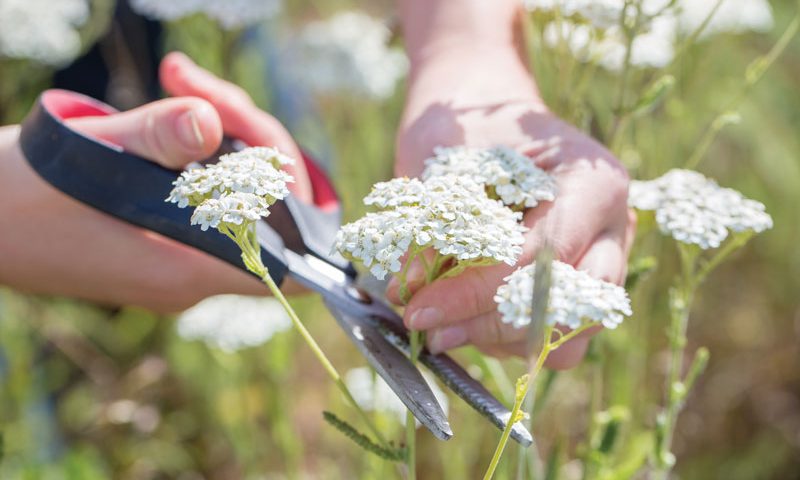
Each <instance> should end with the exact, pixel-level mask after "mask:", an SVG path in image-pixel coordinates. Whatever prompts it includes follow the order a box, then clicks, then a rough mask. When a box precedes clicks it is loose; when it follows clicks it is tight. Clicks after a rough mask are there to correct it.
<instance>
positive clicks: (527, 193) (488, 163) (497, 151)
mask: <svg viewBox="0 0 800 480" xmlns="http://www.w3.org/2000/svg"><path fill="white" fill-rule="evenodd" d="M448 174H452V175H466V176H469V177H471V178H473V179H474V180H475V181H476V182H478V183H481V184H484V185H486V188H487V193H488V194H489V196H490V197H491V198H495V199H497V200H501V201H502V202H503V203H504V204H506V205H508V206H509V207H511V208H513V209H515V210H521V209H523V208H533V207H535V206H536V205H538V204H539V202H542V201H548V202H552V201H553V200H555V198H556V192H557V188H556V182H555V179H554V178H553V177H552V176H551V175H550V174H548V173H547V172H545V171H544V170H542V169H541V168H539V167H537V166H536V165H534V163H533V161H532V160H531V159H530V158H528V157H526V156H525V155H523V154H521V153H519V152H517V151H516V150H514V149H512V148H508V147H504V146H497V147H492V148H471V147H463V146H460V147H437V148H435V149H434V156H433V157H431V158H428V159H427V160H425V171H424V172H423V173H422V178H423V179H428V178H431V177H436V176H441V175H448Z"/></svg>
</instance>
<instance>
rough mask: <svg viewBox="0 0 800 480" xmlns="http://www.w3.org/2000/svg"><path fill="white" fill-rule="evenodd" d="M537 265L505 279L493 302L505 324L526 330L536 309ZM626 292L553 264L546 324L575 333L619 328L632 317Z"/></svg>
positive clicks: (555, 263) (519, 270) (611, 284)
mask: <svg viewBox="0 0 800 480" xmlns="http://www.w3.org/2000/svg"><path fill="white" fill-rule="evenodd" d="M535 268H536V267H535V264H531V265H527V266H525V267H522V268H520V269H518V270H517V271H515V272H514V273H512V274H511V275H509V276H508V277H506V278H505V281H506V282H507V283H505V284H503V285H501V286H500V288H498V289H497V294H496V295H495V296H494V301H495V302H497V304H498V306H497V310H498V311H499V312H500V314H501V316H502V320H503V322H504V323H507V324H510V325H513V326H514V327H516V328H522V327H525V326H527V325H528V324H529V323H530V321H531V312H532V309H533V300H532V299H533V287H534V271H535ZM631 313H632V312H631V304H630V299H629V298H628V294H627V293H626V292H625V289H624V288H622V287H620V286H618V285H614V284H613V283H609V282H606V281H603V280H600V279H597V278H594V277H592V276H591V275H589V274H588V273H586V272H583V271H580V270H575V268H573V267H572V266H570V265H568V264H566V263H563V262H559V261H553V263H552V274H551V286H550V295H549V301H548V305H547V318H546V320H545V321H546V324H547V325H549V326H558V325H560V326H564V327H568V328H571V329H573V330H574V329H576V328H578V327H580V326H582V325H585V324H586V323H598V324H602V325H603V326H604V327H606V328H616V327H617V326H618V325H619V324H621V323H622V321H623V319H624V317H625V316H629V315H631Z"/></svg>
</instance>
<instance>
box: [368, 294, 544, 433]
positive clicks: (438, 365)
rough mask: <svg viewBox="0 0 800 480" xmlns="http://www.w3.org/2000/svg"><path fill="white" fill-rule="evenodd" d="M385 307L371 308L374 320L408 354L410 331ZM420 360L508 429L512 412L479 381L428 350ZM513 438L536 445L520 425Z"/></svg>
mask: <svg viewBox="0 0 800 480" xmlns="http://www.w3.org/2000/svg"><path fill="white" fill-rule="evenodd" d="M381 306H382V304H380V303H379V302H375V303H373V304H372V305H371V307H372V308H373V317H372V318H373V319H374V320H375V321H376V322H378V326H379V327H380V328H381V330H383V331H384V332H383V334H384V336H385V338H387V339H388V340H389V341H390V342H391V343H392V344H394V346H395V347H397V348H398V349H400V350H402V351H404V352H408V350H409V346H408V331H407V330H406V329H405V327H404V326H403V321H402V319H400V317H399V316H397V315H396V314H395V313H394V311H392V310H391V309H389V308H388V307H385V306H384V308H380V307H381ZM419 359H420V362H422V364H423V365H425V366H426V367H428V369H429V370H430V371H431V372H433V373H434V374H435V375H436V376H437V377H439V379H440V380H441V381H442V382H443V383H444V384H445V385H446V386H447V387H448V388H449V389H450V390H452V391H453V392H455V393H456V395H458V396H459V397H461V399H462V400H464V401H465V402H467V404H468V405H469V406H470V407H472V408H473V409H474V410H475V411H477V412H478V413H480V414H481V415H482V416H484V417H486V418H487V419H488V420H489V421H490V422H491V423H492V424H494V425H495V426H496V427H497V428H499V429H500V430H503V429H504V428H505V426H506V423H507V422H508V419H509V418H511V410H509V409H508V408H507V407H506V406H505V405H503V404H502V403H501V402H500V400H498V399H497V398H495V396H494V395H492V394H491V392H489V391H488V390H487V389H486V387H484V386H483V385H481V383H480V382H479V381H477V380H475V379H474V378H472V376H470V374H469V373H467V371H466V370H464V368H463V367H461V365H459V364H458V363H456V361H455V360H453V359H452V358H450V357H449V356H447V355H445V354H438V355H433V354H431V353H430V352H428V351H427V350H425V349H423V350H422V352H420V357H419ZM511 438H513V439H514V440H516V441H517V442H519V443H520V444H522V445H524V446H526V447H527V446H530V445H531V444H532V443H533V436H532V435H531V434H530V432H529V431H528V430H527V429H526V428H525V426H523V425H522V424H521V423H519V422H518V423H516V424H515V425H514V426H513V427H512V429H511Z"/></svg>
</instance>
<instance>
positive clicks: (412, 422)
mask: <svg viewBox="0 0 800 480" xmlns="http://www.w3.org/2000/svg"><path fill="white" fill-rule="evenodd" d="M424 343H425V332H423V331H420V330H413V331H411V332H409V347H410V355H409V358H410V360H411V363H412V364H413V365H416V364H417V358H418V357H419V352H420V351H421V350H422V346H423V345H424ZM406 465H407V466H408V478H409V479H411V480H413V479H415V478H417V472H416V465H417V421H416V419H415V418H414V414H412V413H411V410H408V411H407V412H406Z"/></svg>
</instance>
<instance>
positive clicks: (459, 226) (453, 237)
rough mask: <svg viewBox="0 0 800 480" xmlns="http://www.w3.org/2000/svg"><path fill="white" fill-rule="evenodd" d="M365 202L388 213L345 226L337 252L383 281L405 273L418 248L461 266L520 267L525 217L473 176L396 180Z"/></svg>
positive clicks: (381, 185)
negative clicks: (405, 261)
mask: <svg viewBox="0 0 800 480" xmlns="http://www.w3.org/2000/svg"><path fill="white" fill-rule="evenodd" d="M364 203H365V204H367V205H377V206H379V207H380V208H382V209H383V210H382V211H379V212H376V213H369V214H367V215H366V216H364V217H362V218H361V219H359V220H357V221H355V222H353V223H350V224H347V225H344V226H343V227H342V228H341V229H340V230H339V232H338V234H337V236H336V241H335V243H334V248H336V249H337V250H339V251H340V252H341V253H342V255H344V256H345V257H346V258H349V259H351V260H359V261H361V262H362V263H363V264H364V265H365V266H366V267H369V268H370V272H371V273H372V274H373V275H374V276H375V277H377V278H379V279H383V278H384V277H385V276H386V274H388V273H397V272H398V271H400V267H401V264H400V257H401V256H402V255H403V254H404V253H405V252H406V250H408V249H409V247H410V246H411V245H412V243H413V244H415V245H417V246H419V247H432V248H433V249H434V250H436V251H437V252H438V253H439V254H440V255H442V256H445V257H452V258H454V259H455V260H457V261H459V262H480V263H487V262H488V263H497V262H505V263H507V264H509V265H514V264H515V263H516V261H517V258H518V257H519V255H520V254H521V253H522V247H521V245H522V244H523V243H524V238H523V235H522V233H523V232H524V231H525V230H526V228H525V227H523V226H521V225H520V224H519V223H518V222H519V221H520V220H521V218H522V214H521V213H519V212H513V211H511V210H510V209H509V208H507V207H505V206H504V205H503V204H502V202H499V201H496V200H492V199H490V198H489V197H487V196H486V192H485V190H484V187H483V186H482V185H480V184H478V183H476V182H474V181H473V180H471V179H469V178H467V177H459V176H454V175H445V176H441V177H432V178H430V179H428V180H425V181H424V182H421V181H420V180H417V179H408V178H395V179H393V180H391V181H388V182H381V183H378V184H376V185H375V187H373V190H372V192H371V193H370V194H369V195H368V196H367V197H366V198H365V199H364Z"/></svg>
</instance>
